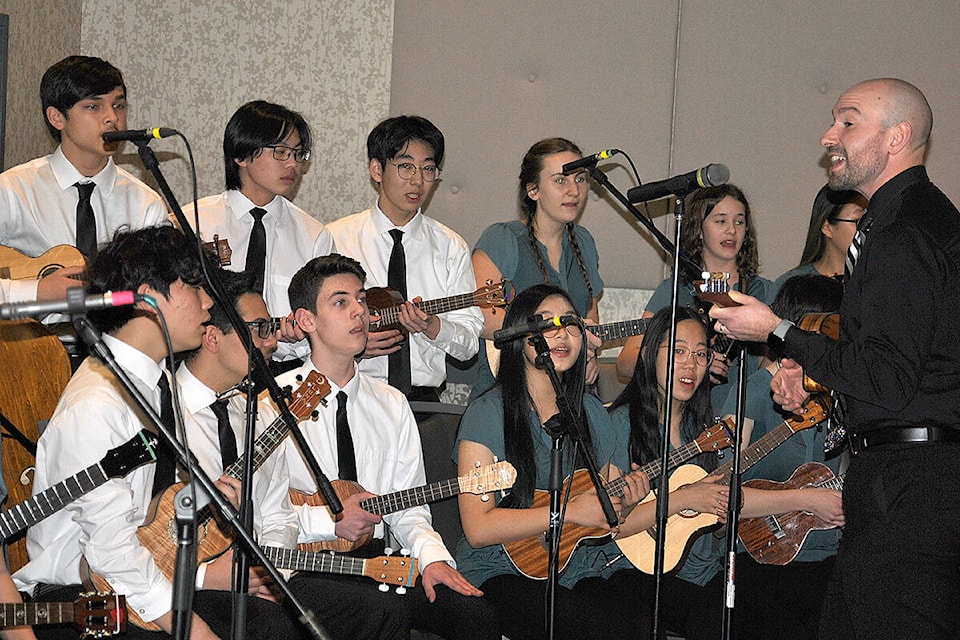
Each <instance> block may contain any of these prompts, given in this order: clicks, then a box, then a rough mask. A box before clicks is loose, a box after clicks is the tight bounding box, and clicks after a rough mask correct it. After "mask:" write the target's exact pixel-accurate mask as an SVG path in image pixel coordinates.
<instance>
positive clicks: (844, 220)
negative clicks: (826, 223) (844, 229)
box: [830, 218, 860, 224]
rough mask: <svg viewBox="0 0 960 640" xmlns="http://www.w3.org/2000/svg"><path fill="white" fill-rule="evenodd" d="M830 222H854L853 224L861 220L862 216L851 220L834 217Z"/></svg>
mask: <svg viewBox="0 0 960 640" xmlns="http://www.w3.org/2000/svg"><path fill="white" fill-rule="evenodd" d="M830 222H852V223H853V224H858V223H859V222H860V218H857V219H856V220H851V219H850V218H834V219H833V220H831V221H830Z"/></svg>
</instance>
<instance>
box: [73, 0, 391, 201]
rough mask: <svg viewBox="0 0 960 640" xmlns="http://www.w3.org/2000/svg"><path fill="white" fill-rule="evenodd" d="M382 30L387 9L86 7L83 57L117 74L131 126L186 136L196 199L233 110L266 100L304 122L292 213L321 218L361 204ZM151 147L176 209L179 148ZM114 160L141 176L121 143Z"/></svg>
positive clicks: (318, 3)
mask: <svg viewBox="0 0 960 640" xmlns="http://www.w3.org/2000/svg"><path fill="white" fill-rule="evenodd" d="M392 26H393V2H392V1H391V0H363V1H361V2H334V1H332V0H289V1H286V2H273V1H271V2H263V1H260V0H231V1H223V0H189V1H188V0H160V1H158V2H142V1H133V2H131V1H129V0H87V1H86V2H84V5H83V39H82V50H83V52H84V53H86V54H89V55H99V56H101V57H104V58H106V59H108V60H110V61H111V62H113V63H114V64H116V65H117V66H118V67H119V68H120V69H121V70H122V71H123V73H124V78H125V80H126V81H127V85H128V88H129V90H130V98H131V108H130V115H129V123H128V124H129V127H130V128H133V129H137V128H146V127H156V126H164V127H172V128H174V129H178V130H180V131H181V132H183V133H184V134H185V135H186V136H187V137H188V138H189V140H190V143H191V145H192V147H193V152H194V154H195V156H196V161H197V172H198V181H199V193H200V196H204V195H208V194H211V193H219V192H220V191H223V189H224V176H223V156H222V151H221V149H222V146H221V145H222V140H223V129H224V126H225V125H226V123H227V120H228V119H229V117H230V115H231V114H232V113H233V112H234V111H235V110H236V109H237V107H239V106H240V105H241V104H243V103H244V102H247V101H248V100H254V99H265V100H269V101H271V102H278V103H280V104H284V105H286V106H288V107H290V108H292V109H295V110H297V111H300V112H301V113H303V115H304V116H305V117H306V119H307V121H308V122H309V123H310V124H311V126H312V127H313V131H314V136H315V142H314V160H313V161H312V163H311V167H310V170H309V172H308V173H307V175H306V176H305V177H304V179H303V183H302V185H301V188H300V190H299V194H298V196H297V204H299V205H300V206H301V207H303V208H304V209H305V210H307V211H308V212H309V213H311V214H312V215H314V216H315V217H317V218H319V219H321V220H332V219H335V218H338V217H340V216H342V215H344V214H345V213H349V212H352V211H354V210H356V209H358V208H361V207H365V206H367V205H368V204H369V202H370V200H371V193H370V188H369V180H368V178H367V176H366V174H365V172H364V171H363V167H364V160H365V158H366V146H365V143H366V134H367V131H368V130H369V129H370V127H372V126H373V124H375V123H376V122H377V121H378V120H380V119H381V118H383V117H384V116H385V115H386V114H387V110H388V102H389V82H390V64H391V33H392ZM151 146H152V148H153V149H154V150H155V151H156V153H157V155H158V157H159V158H160V160H161V168H162V169H163V172H164V175H165V176H166V178H167V181H168V182H169V183H170V184H171V186H172V187H173V189H174V191H175V193H176V195H177V197H178V199H179V200H180V202H181V203H182V202H184V201H185V200H186V199H187V198H189V197H190V196H191V194H190V178H189V171H188V164H187V161H186V156H187V154H186V151H185V148H184V146H183V144H182V143H181V142H180V141H179V140H177V139H173V138H171V139H166V140H159V141H154V142H152V143H151ZM120 161H121V163H122V164H124V166H126V167H127V168H129V169H132V170H133V171H134V173H136V174H137V175H141V176H142V175H143V173H144V170H143V169H142V167H141V165H140V162H139V159H138V158H137V156H136V150H135V149H134V148H133V146H132V145H128V147H127V148H126V150H125V156H124V157H122V158H120ZM148 181H150V180H148Z"/></svg>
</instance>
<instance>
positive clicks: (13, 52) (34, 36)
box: [0, 0, 82, 168]
mask: <svg viewBox="0 0 960 640" xmlns="http://www.w3.org/2000/svg"><path fill="white" fill-rule="evenodd" d="M81 4H82V2H81V0H0V13H5V14H7V15H8V16H10V35H9V41H8V44H7V52H8V56H9V57H8V60H7V131H6V140H5V145H6V147H5V149H4V156H5V157H4V159H3V161H4V164H3V166H4V168H10V167H12V166H15V165H18V164H20V163H22V162H26V161H27V160H30V159H31V158H36V157H37V156H41V155H44V154H47V153H50V151H52V150H53V148H54V147H55V143H54V142H53V138H51V137H50V134H48V133H47V128H46V126H44V124H43V115H42V113H41V110H40V76H42V75H43V72H44V71H45V70H46V69H47V67H49V66H50V65H51V64H53V63H54V62H56V61H57V60H60V59H62V58H64V57H66V56H68V55H71V54H74V53H79V52H80V6H81Z"/></svg>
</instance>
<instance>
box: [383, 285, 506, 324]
mask: <svg viewBox="0 0 960 640" xmlns="http://www.w3.org/2000/svg"><path fill="white" fill-rule="evenodd" d="M513 293H514V291H513V283H512V282H510V281H509V280H507V279H503V280H501V281H500V282H491V281H489V280H488V281H487V284H486V285H484V286H482V287H480V288H479V289H477V290H476V291H474V292H473V293H464V294H460V295H457V296H450V297H447V298H437V299H436V300H424V301H422V302H416V303H413V304H414V306H416V307H417V308H418V309H420V310H421V311H423V312H424V313H426V314H428V315H431V316H433V315H437V314H438V313H446V312H447V311H456V310H458V309H466V308H467V307H480V308H481V309H489V308H492V307H503V306H506V305H508V304H510V302H511V301H512V300H513ZM403 302H404V300H403V297H402V296H401V295H400V294H399V293H398V292H396V291H394V290H393V289H390V288H388V287H372V288H370V289H367V306H368V307H369V308H370V315H375V316H380V320H378V321H377V322H371V323H370V331H385V330H387V329H399V330H400V332H401V333H402V334H403V335H404V336H406V335H407V330H406V329H404V328H403V326H402V325H401V324H400V305H401V304H403Z"/></svg>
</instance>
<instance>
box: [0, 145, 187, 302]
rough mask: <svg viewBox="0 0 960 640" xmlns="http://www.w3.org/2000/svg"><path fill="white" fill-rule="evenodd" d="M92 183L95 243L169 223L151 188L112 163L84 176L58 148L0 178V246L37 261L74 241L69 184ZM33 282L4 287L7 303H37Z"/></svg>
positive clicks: (73, 196) (73, 191) (73, 193)
mask: <svg viewBox="0 0 960 640" xmlns="http://www.w3.org/2000/svg"><path fill="white" fill-rule="evenodd" d="M81 181H83V182H91V181H92V182H95V183H96V185H97V188H96V189H94V190H93V193H92V195H91V197H90V204H91V205H92V206H93V213H94V216H95V218H96V221H97V243H98V244H100V243H104V242H107V241H109V240H111V239H112V238H113V234H114V232H116V230H117V229H119V228H120V227H122V226H127V227H129V228H131V229H141V228H143V227H152V226H155V225H158V224H166V223H167V219H168V218H167V207H166V205H164V203H163V200H161V199H160V196H159V195H158V194H157V192H155V191H154V190H153V189H151V188H150V187H148V186H147V185H145V184H144V183H143V182H141V181H140V180H138V179H137V178H135V177H134V176H133V175H132V174H130V173H128V172H126V171H124V170H123V169H121V168H120V167H118V166H117V165H116V164H114V162H113V158H110V159H109V160H108V161H107V166H106V167H104V168H103V169H102V170H101V171H100V173H98V174H97V175H95V176H93V177H92V178H87V177H85V176H83V175H82V174H81V173H80V172H79V171H77V168H76V167H74V166H73V165H72V164H70V161H69V160H67V158H66V156H64V155H63V152H62V151H61V149H60V147H57V149H56V151H54V152H53V153H52V154H51V155H49V156H44V157H42V158H37V159H35V160H31V161H30V162H27V163H25V164H21V165H18V166H16V167H13V168H12V169H10V170H8V171H4V172H3V173H2V174H0V244H2V245H5V246H8V247H12V248H14V249H17V250H18V251H21V252H23V253H25V254H27V255H29V256H31V257H36V256H39V255H41V254H42V253H44V252H45V251H47V250H48V249H50V248H51V247H54V246H56V245H58V244H69V245H74V244H75V243H76V240H77V202H78V201H79V200H80V194H79V192H78V190H77V188H76V187H74V186H73V185H74V184H75V183H77V182H81ZM37 282H38V281H37V280H14V281H12V282H8V283H6V284H5V285H4V288H6V289H7V291H6V293H7V299H8V300H10V301H11V302H19V301H23V300H35V299H36V297H37Z"/></svg>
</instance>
